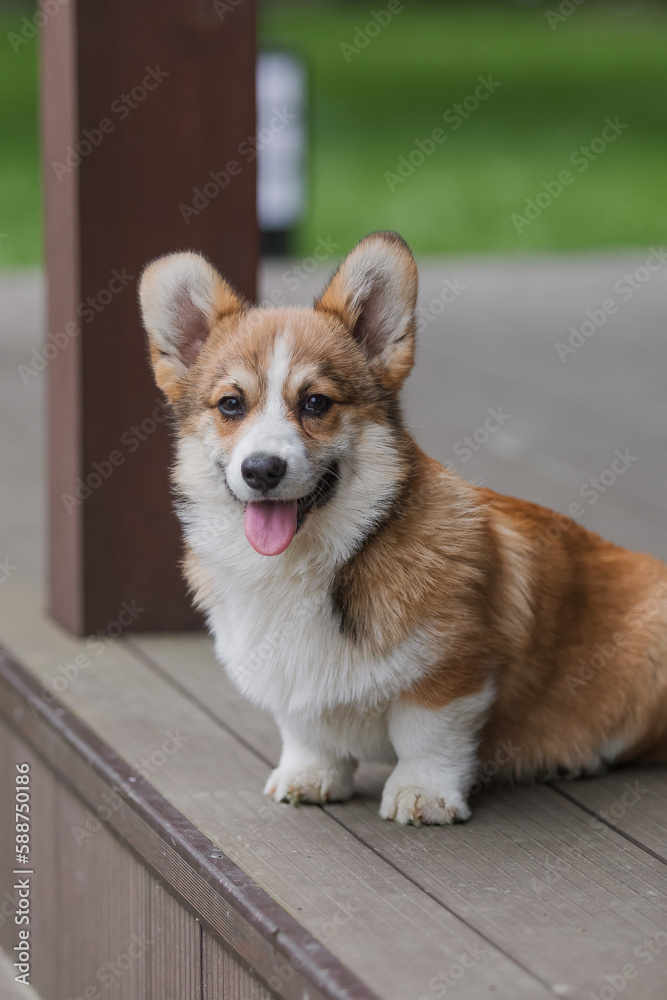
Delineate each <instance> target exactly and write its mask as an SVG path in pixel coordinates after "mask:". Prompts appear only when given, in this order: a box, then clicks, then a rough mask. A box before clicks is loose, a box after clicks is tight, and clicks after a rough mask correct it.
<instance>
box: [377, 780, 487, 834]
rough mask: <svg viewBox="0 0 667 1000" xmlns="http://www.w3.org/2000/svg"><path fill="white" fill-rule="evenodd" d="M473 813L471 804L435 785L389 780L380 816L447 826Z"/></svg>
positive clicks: (414, 822) (408, 822)
mask: <svg viewBox="0 0 667 1000" xmlns="http://www.w3.org/2000/svg"><path fill="white" fill-rule="evenodd" d="M471 815H472V813H471V811H470V808H469V806H468V805H467V803H466V802H465V800H464V799H463V798H461V797H460V796H458V795H454V796H452V795H447V796H443V795H442V793H441V792H439V791H438V790H436V789H433V788H427V787H423V786H420V785H407V784H401V783H400V782H399V781H392V780H391V778H390V779H389V780H388V781H387V784H386V785H385V787H384V792H383V793H382V804H381V806H380V816H381V817H382V819H393V820H395V822H396V823H402V824H404V825H408V824H411V825H412V826H421V825H422V823H425V824H433V825H436V826H447V825H448V824H449V823H461V822H464V821H465V820H467V819H470V816H471Z"/></svg>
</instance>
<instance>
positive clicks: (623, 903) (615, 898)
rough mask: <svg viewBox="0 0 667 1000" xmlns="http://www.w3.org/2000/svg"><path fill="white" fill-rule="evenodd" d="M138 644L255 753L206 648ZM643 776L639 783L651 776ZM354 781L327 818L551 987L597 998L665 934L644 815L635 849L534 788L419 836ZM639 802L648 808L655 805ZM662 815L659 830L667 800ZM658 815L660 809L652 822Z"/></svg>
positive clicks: (372, 782) (645, 985)
mask: <svg viewBox="0 0 667 1000" xmlns="http://www.w3.org/2000/svg"><path fill="white" fill-rule="evenodd" d="M132 642H133V644H135V645H137V646H138V647H140V648H141V649H142V651H143V652H144V654H145V655H147V656H148V657H150V658H153V659H154V660H155V661H156V662H158V663H159V667H160V670H161V671H164V672H166V673H167V674H170V675H173V676H174V677H175V678H178V682H179V684H180V685H181V687H182V688H184V689H186V690H189V691H190V692H191V695H192V696H193V698H194V699H196V700H197V702H198V703H200V702H201V703H205V704H206V706H208V710H209V711H212V712H214V713H215V714H216V715H217V716H219V717H220V718H221V720H222V721H223V723H224V725H225V726H226V727H227V728H228V729H229V730H230V731H236V732H237V733H238V734H239V738H241V739H243V740H244V741H246V742H250V743H253V741H254V740H255V734H256V733H257V732H261V731H262V727H263V726H264V725H265V720H264V716H263V714H261V713H258V712H257V710H256V709H255V708H254V707H253V706H252V705H250V704H249V703H245V704H244V703H243V702H239V701H238V698H237V696H236V695H235V694H234V692H233V691H232V690H231V684H230V682H229V681H228V680H227V678H226V677H224V675H220V668H219V667H218V665H217V663H216V662H215V660H214V658H213V654H212V645H211V643H210V641H209V642H207V641H206V640H204V639H199V640H197V641H196V642H195V641H193V640H189V641H186V640H184V639H183V638H177V637H174V638H169V637H162V638H160V637H137V638H134V639H133V640H132ZM186 656H187V671H183V670H182V664H183V662H184V659H185V657H186ZM271 732H272V736H271V739H270V742H269V741H267V737H266V734H263V736H262V740H261V743H258V744H257V747H256V749H257V751H258V753H261V754H262V756H264V755H265V754H267V749H268V760H270V761H271V762H272V763H273V762H274V761H275V760H276V756H277V752H278V740H277V734H276V733H275V727H274V726H272V727H271ZM636 773H637V775H638V778H637V780H640V781H643V780H644V775H646V774H649V775H650V774H651V773H652V772H651V770H650V769H637V772H636ZM380 776H381V777H385V776H386V771H385V772H384V773H383V774H382V773H381V774H380ZM626 780H627V779H626ZM357 783H358V785H359V786H360V787H361V789H362V791H363V793H364V794H362V796H361V797H360V798H358V799H355V800H353V801H352V802H351V803H349V804H345V805H335V806H328V807H327V809H326V811H327V812H328V813H330V814H331V815H332V816H334V817H335V818H336V819H337V820H338V822H339V823H340V824H341V826H343V827H344V828H345V829H346V830H349V831H350V832H351V833H353V834H354V835H355V836H357V837H358V838H359V839H360V840H361V841H362V842H363V843H364V844H368V845H369V846H370V847H371V848H372V849H373V850H374V851H375V852H377V853H378V854H379V855H380V856H381V857H383V858H385V859H386V860H388V861H389V862H390V863H391V864H392V865H395V866H396V868H397V869H398V870H400V871H401V872H403V873H404V874H405V875H407V876H408V877H409V878H410V879H411V880H412V881H413V882H414V883H415V884H416V885H418V886H420V887H422V888H424V889H425V890H427V891H428V892H429V893H430V894H431V895H432V896H433V897H434V898H436V899H437V900H438V901H439V902H440V903H441V904H442V905H443V906H446V907H447V908H448V909H449V910H451V911H452V912H454V913H455V914H456V915H457V916H459V917H461V918H462V919H464V920H465V921H466V922H468V923H469V924H471V925H472V926H474V927H475V928H476V929H477V930H478V931H480V932H481V933H482V934H483V935H484V937H486V938H487V939H489V940H491V941H493V942H494V944H495V945H496V946H497V947H498V948H500V949H502V950H503V951H504V952H506V953H507V954H509V955H511V956H512V957H513V958H514V959H516V960H517V961H518V962H519V963H520V964H521V965H522V966H523V967H525V968H527V969H529V970H530V971H531V972H532V973H533V974H534V975H535V976H536V977H538V978H539V979H540V980H542V981H544V982H547V983H548V984H549V985H550V987H551V988H552V989H556V988H560V987H563V988H564V987H565V986H567V988H568V990H569V991H570V993H572V994H573V995H580V994H581V995H587V994H586V991H587V990H589V989H590V990H595V989H599V988H601V987H602V986H604V985H605V979H604V976H605V975H615V974H616V965H615V961H616V959H617V958H621V959H622V961H621V962H620V965H621V966H622V965H623V964H626V963H628V962H630V963H632V962H633V960H634V962H635V964H636V965H637V967H639V963H638V962H637V956H636V954H635V950H636V949H637V948H640V947H641V946H642V942H643V941H644V940H645V939H646V938H649V939H651V938H655V936H656V935H658V936H659V935H660V934H662V932H663V931H664V929H665V927H666V926H667V868H666V867H665V866H664V865H662V864H661V863H660V862H659V861H657V860H656V859H654V858H653V857H652V856H651V855H650V854H648V853H647V852H646V851H645V850H644V849H643V847H642V846H641V845H642V844H643V838H642V833H641V824H642V817H641V816H640V814H637V819H636V822H635V824H634V827H633V829H634V834H635V835H636V839H637V841H638V842H639V844H640V846H635V845H634V844H632V843H630V842H628V840H627V839H625V838H623V837H622V836H619V835H618V834H616V833H615V832H614V831H613V830H611V829H610V828H609V827H608V826H606V825H604V824H600V823H596V822H595V820H592V819H591V817H590V816H589V815H587V814H586V813H584V812H583V811H581V810H580V809H579V808H577V807H576V805H574V803H572V802H569V801H566V800H564V799H562V798H561V797H560V796H559V795H558V794H557V793H555V792H554V790H553V789H551V788H548V787H546V786H537V787H534V788H528V789H527V788H517V789H511V790H510V789H505V790H498V791H497V792H494V793H491V794H488V793H487V794H486V795H484V796H481V797H480V799H479V800H478V802H477V803H476V813H475V816H474V818H473V820H472V822H471V823H470V824H468V825H465V826H460V827H454V828H451V829H448V830H445V831H443V830H434V829H422V830H419V831H415V830H410V829H407V830H406V829H405V828H401V827H397V826H395V825H393V824H388V823H386V822H383V821H382V820H380V819H379V817H378V816H377V808H378V798H379V792H380V788H381V784H380V783H378V771H377V769H371V768H367V769H362V770H361V773H360V779H359V780H358V782H357ZM595 784H596V782H594V781H592V782H586V783H580V785H577V786H575V785H569V786H568V789H570V788H574V787H585V788H588V787H593V786H595ZM644 801H645V803H646V806H645V808H646V809H648V808H649V807H650V800H649V799H648V796H647V797H645V799H644ZM662 808H663V820H662V822H663V823H664V822H665V820H664V798H663V803H662ZM659 809H660V806H659V804H658V800H657V799H656V800H654V802H653V805H652V811H653V815H654V820H655V817H656V814H658V813H659ZM303 811H304V810H300V812H303ZM619 829H620V827H619ZM653 839H654V840H655V834H654V836H653ZM653 971H654V973H655V972H656V970H653ZM650 972H651V970H649V972H648V974H647V976H645V977H641V978H640V977H638V978H637V983H636V985H634V986H633V985H631V984H630V983H629V984H628V987H627V990H626V992H627V995H628V996H637V997H638V998H641V1000H647V998H649V997H651V996H655V997H656V998H657V997H658V996H660V992H659V991H660V989H661V988H662V987H661V982H660V981H659V980H656V979H655V976H654V977H653V978H652V977H651V974H650ZM652 991H653V992H652ZM570 993H568V994H566V995H570Z"/></svg>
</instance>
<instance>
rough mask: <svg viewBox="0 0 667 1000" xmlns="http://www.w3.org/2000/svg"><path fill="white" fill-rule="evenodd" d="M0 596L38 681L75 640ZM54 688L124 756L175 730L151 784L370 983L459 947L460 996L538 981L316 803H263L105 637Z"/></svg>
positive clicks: (425, 970)
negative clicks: (463, 968) (172, 748)
mask: <svg viewBox="0 0 667 1000" xmlns="http://www.w3.org/2000/svg"><path fill="white" fill-rule="evenodd" d="M8 586H9V585H8ZM7 598H8V599H7V601H6V602H4V604H3V608H2V611H1V612H0V635H2V636H3V639H4V641H5V643H6V644H7V646H8V647H10V648H11V649H12V650H13V652H14V655H15V656H17V655H19V656H20V657H21V658H22V659H23V660H24V662H26V663H27V664H28V666H29V668H30V669H31V671H32V672H34V674H35V676H37V677H38V678H40V680H41V683H43V684H45V685H47V686H48V685H49V683H50V682H52V681H53V679H54V678H56V677H58V676H61V677H62V676H63V674H62V668H63V664H67V663H73V658H74V656H75V655H76V654H77V653H78V652H81V651H82V649H84V648H85V645H84V644H83V643H80V642H77V641H75V640H73V639H70V638H68V637H67V636H65V635H63V634H62V632H60V631H59V630H58V629H56V628H54V627H53V626H52V625H50V624H49V623H48V622H46V621H45V620H44V619H41V618H40V617H39V613H38V609H37V607H36V604H35V600H34V598H30V596H29V594H26V593H23V594H22V593H21V588H20V587H19V586H18V585H16V586H15V587H9V593H8V595H7ZM26 602H27V603H26ZM58 686H61V687H62V685H58ZM59 696H60V698H61V699H62V701H63V702H64V703H65V704H67V705H68V706H69V707H71V708H72V709H73V710H74V711H75V712H76V713H77V714H78V715H80V717H81V718H82V719H84V720H85V721H87V722H88V723H89V724H91V725H93V726H94V728H95V730H96V732H97V733H98V734H99V736H100V737H101V738H102V739H104V740H105V741H106V742H107V743H109V744H110V745H111V746H113V747H114V748H116V750H117V752H118V753H119V754H120V756H122V757H123V758H124V759H125V760H127V761H128V762H130V763H131V764H133V765H135V766H136V765H138V766H139V767H143V766H144V765H142V761H144V760H145V759H146V758H148V759H149V760H150V757H151V755H152V754H153V753H154V752H155V751H156V749H158V748H160V747H161V746H162V744H163V743H164V741H165V737H166V736H167V734H168V733H169V732H171V733H172V734H181V737H185V740H184V741H183V743H182V745H181V747H180V748H179V749H178V751H177V752H175V753H173V754H171V755H167V758H166V759H165V760H164V761H163V762H161V764H160V766H158V767H155V769H154V772H151V773H150V781H151V783H152V784H153V785H154V786H155V788H156V789H157V790H158V791H159V792H160V793H161V794H162V795H163V796H164V797H165V798H166V799H168V800H169V801H170V802H171V803H173V805H174V806H175V807H176V808H177V809H179V810H180V812H181V813H182V814H183V815H184V816H186V817H187V818H188V819H189V820H190V821H191V822H192V823H194V825H195V826H196V827H197V828H198V829H199V830H201V831H202V832H203V833H204V834H205V835H206V836H207V837H208V838H209V839H210V840H211V841H213V842H214V843H215V844H217V845H219V847H220V849H221V850H222V851H223V852H224V853H225V854H226V855H227V856H228V857H229V858H230V859H231V860H232V861H233V862H234V863H235V864H237V865H239V866H240V867H241V868H242V869H243V870H244V871H246V872H249V873H251V875H252V877H253V879H254V880H255V882H257V883H258V884H259V885H260V886H262V887H263V888H265V889H266V891H267V892H268V893H269V894H270V895H271V896H272V897H273V898H274V899H275V900H276V901H277V902H278V903H280V905H281V906H283V907H284V908H285V909H286V910H287V912H288V913H290V914H292V915H293V916H294V917H295V918H296V919H297V920H298V922H299V923H300V924H301V925H302V926H303V927H304V928H305V930H306V931H307V932H308V934H310V935H312V937H313V938H314V939H315V940H316V941H319V942H322V944H324V945H325V946H326V948H327V949H328V950H329V951H330V952H332V953H333V955H335V956H336V957H337V958H338V959H339V960H340V961H341V962H342V963H343V964H344V965H345V966H347V967H348V968H349V969H350V970H351V971H352V972H353V973H354V974H355V975H356V976H358V977H359V979H361V980H362V981H363V982H364V983H366V984H367V985H368V986H369V987H370V988H371V990H373V991H374V992H375V993H377V994H378V995H379V996H382V997H383V998H387V1000H394V998H395V1000H403V998H405V1000H413V998H414V994H415V975H414V966H415V962H416V963H417V964H418V967H419V969H420V980H419V982H418V983H417V986H418V987H419V988H421V983H422V981H423V982H424V983H425V984H427V983H428V981H429V979H431V978H433V977H437V976H438V975H440V973H441V972H442V971H443V970H447V969H449V968H450V967H451V966H453V965H455V964H456V963H457V962H458V961H459V959H460V957H461V956H462V955H464V956H465V955H479V956H480V958H479V961H477V962H476V963H475V964H474V967H472V968H471V969H470V970H469V971H468V973H467V980H466V982H467V988H468V989H469V990H470V991H471V995H475V996H477V995H479V996H484V995H486V994H487V992H488V991H489V990H491V988H492V987H493V988H494V989H496V990H497V991H498V993H497V994H495V995H501V996H507V997H517V998H520V997H524V996H527V997H531V998H533V997H538V996H540V995H542V994H544V990H543V988H542V986H541V985H540V983H539V982H538V981H536V980H535V978H534V977H532V976H529V975H527V974H526V973H525V972H524V971H523V970H522V969H520V968H517V966H516V965H515V964H514V963H513V962H512V961H511V960H509V959H507V958H506V957H505V956H504V955H503V954H502V953H501V952H500V951H498V950H497V949H496V948H495V947H494V946H493V945H490V944H488V942H486V941H484V940H482V939H481V938H480V936H479V935H478V934H477V933H476V932H475V931H474V930H472V929H470V928H469V927H467V926H466V925H465V924H463V923H462V922H461V921H459V920H458V919H457V918H456V917H454V916H452V915H451V914H450V913H449V912H448V911H447V910H445V909H443V908H442V907H441V906H440V905H438V904H437V903H436V902H434V901H433V900H432V899H431V898H429V896H428V895H427V894H426V893H424V892H423V891H421V890H419V889H418V888H416V887H415V886H414V885H413V884H412V883H411V882H410V881H409V880H407V879H405V878H404V876H403V875H402V874H401V873H400V872H398V871H396V870H395V869H394V868H393V867H392V866H391V865H389V864H387V863H386V862H384V861H382V860H381V859H380V858H378V857H377V855H376V854H375V853H373V852H372V851H369V850H368V849H367V848H365V847H364V846H363V845H362V844H361V843H360V842H359V841H358V840H357V839H356V838H355V837H353V836H352V835H351V834H349V833H348V832H346V831H345V830H343V829H342V828H341V826H340V825H339V824H338V823H336V822H335V820H334V819H332V817H330V816H328V815H327V814H326V813H324V812H323V811H322V810H320V809H312V810H310V809H307V810H300V811H297V810H291V809H283V808H281V807H279V806H275V807H273V808H271V807H270V806H269V805H268V803H267V801H266V799H265V798H264V797H263V795H262V794H261V788H262V784H263V780H264V776H265V771H266V767H265V765H264V764H263V763H262V762H261V760H259V759H258V757H257V756H256V755H255V754H254V753H252V752H251V751H249V750H246V749H245V748H244V747H242V746H240V745H239V743H238V741H237V740H236V739H235V738H234V737H232V736H230V735H229V734H227V733H226V732H224V731H223V730H222V729H221V728H220V726H219V725H218V724H216V723H215V722H213V721H212V720H211V719H210V718H208V717H207V715H206V714H205V713H203V712H202V711H200V710H199V709H197V708H195V707H194V706H193V705H192V704H191V702H189V701H188V700H186V699H185V698H183V697H182V696H180V695H178V694H177V693H175V692H174V690H173V688H172V687H171V686H170V685H168V684H167V683H166V682H164V681H163V680H161V679H160V678H159V677H157V676H156V675H155V673H154V672H153V671H151V670H149V669H148V668H147V667H146V666H145V665H144V664H143V663H141V662H140V661H139V660H138V659H136V658H135V657H133V656H132V655H130V652H129V650H128V649H126V648H125V644H123V643H115V644H113V643H110V644H108V645H107V647H106V649H105V652H104V653H102V654H100V655H99V656H98V657H97V658H96V659H95V660H94V662H93V661H90V662H89V665H88V666H86V667H85V668H83V669H81V670H80V671H79V673H78V675H77V676H76V677H75V678H74V679H73V680H72V681H71V682H70V683H69V684H68V685H66V686H65V687H64V689H63V690H62V691H61V692H59ZM422 974H423V980H422V979H421V976H422ZM286 988H289V984H286Z"/></svg>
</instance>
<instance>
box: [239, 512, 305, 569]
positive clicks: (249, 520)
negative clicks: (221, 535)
mask: <svg viewBox="0 0 667 1000" xmlns="http://www.w3.org/2000/svg"><path fill="white" fill-rule="evenodd" d="M243 529H244V531H245V536H246V538H247V539H248V541H249V542H250V544H251V545H252V547H253V549H254V550H255V552H259V554H260V555H262V556H277V555H280V553H281V552H284V551H285V549H286V548H287V546H288V545H289V543H290V542H291V541H292V539H293V538H294V535H295V534H296V500H259V501H252V502H251V503H249V504H248V506H247V507H246V512H245V518H244V520H243Z"/></svg>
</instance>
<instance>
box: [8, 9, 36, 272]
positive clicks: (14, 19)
mask: <svg viewBox="0 0 667 1000" xmlns="http://www.w3.org/2000/svg"><path fill="white" fill-rule="evenodd" d="M30 13H31V10H30V8H29V7H21V8H17V9H16V11H7V10H4V9H3V10H2V12H0V266H7V265H11V266H15V265H23V264H37V263H39V262H40V261H41V259H42V190H41V179H40V167H39V141H38V133H39V129H38V119H37V61H38V55H39V39H37V38H33V39H32V40H31V41H29V42H28V44H27V45H22V46H21V47H20V48H19V49H18V51H16V52H15V51H14V50H13V48H12V46H11V44H10V41H9V39H8V35H9V33H10V32H16V33H18V32H19V31H20V30H21V27H22V24H21V18H22V17H25V16H26V15H29V14H30Z"/></svg>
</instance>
